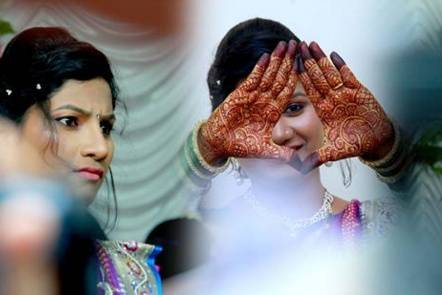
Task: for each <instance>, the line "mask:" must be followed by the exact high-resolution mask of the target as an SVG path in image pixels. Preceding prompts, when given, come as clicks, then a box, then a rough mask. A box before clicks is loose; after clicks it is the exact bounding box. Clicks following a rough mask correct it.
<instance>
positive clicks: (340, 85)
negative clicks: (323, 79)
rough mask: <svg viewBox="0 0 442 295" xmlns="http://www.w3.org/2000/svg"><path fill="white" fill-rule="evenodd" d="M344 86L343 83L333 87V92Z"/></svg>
mask: <svg viewBox="0 0 442 295" xmlns="http://www.w3.org/2000/svg"><path fill="white" fill-rule="evenodd" d="M343 85H344V83H342V82H341V83H339V84H338V85H336V86H335V87H333V90H338V89H339V88H341V87H342V86H343Z"/></svg>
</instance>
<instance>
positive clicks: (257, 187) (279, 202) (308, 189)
mask: <svg viewBox="0 0 442 295" xmlns="http://www.w3.org/2000/svg"><path fill="white" fill-rule="evenodd" d="M252 192H253V194H254V195H255V197H256V199H257V200H258V201H259V202H260V203H261V204H262V205H263V206H264V207H266V208H268V209H269V210H271V211H272V212H274V213H275V214H279V215H283V216H287V217H290V218H295V219H300V218H307V217H311V216H312V215H314V214H315V213H316V212H317V211H318V210H319V209H320V208H321V206H322V203H323V196H324V187H323V186H322V184H321V180H320V177H319V169H315V170H314V171H312V172H310V173H309V174H307V175H302V176H299V179H293V178H292V179H284V180H280V181H275V180H272V181H271V182H270V181H268V180H267V181H265V180H262V179H259V180H258V179H255V180H254V179H252Z"/></svg>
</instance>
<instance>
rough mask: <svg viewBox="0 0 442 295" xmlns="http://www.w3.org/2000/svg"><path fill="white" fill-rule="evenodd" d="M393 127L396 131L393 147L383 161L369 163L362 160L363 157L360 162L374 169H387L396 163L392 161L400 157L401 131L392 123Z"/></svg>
mask: <svg viewBox="0 0 442 295" xmlns="http://www.w3.org/2000/svg"><path fill="white" fill-rule="evenodd" d="M392 125H393V129H394V143H393V146H392V148H391V150H390V151H389V152H388V153H387V154H386V155H385V156H384V157H383V158H381V159H379V160H374V161H368V160H365V159H362V158H361V157H359V160H360V161H361V162H362V163H364V164H366V165H367V166H370V167H372V168H374V169H377V168H385V167H388V166H390V165H391V163H390V162H394V161H392V160H394V159H395V158H397V156H398V151H399V147H400V143H401V133H400V131H399V127H398V126H397V125H396V124H395V123H393V122H392Z"/></svg>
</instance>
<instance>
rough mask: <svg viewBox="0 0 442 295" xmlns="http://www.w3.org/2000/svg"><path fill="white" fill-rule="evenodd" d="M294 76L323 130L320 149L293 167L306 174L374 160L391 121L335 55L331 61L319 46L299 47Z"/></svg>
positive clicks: (387, 137) (388, 133)
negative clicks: (356, 159)
mask: <svg viewBox="0 0 442 295" xmlns="http://www.w3.org/2000/svg"><path fill="white" fill-rule="evenodd" d="M300 51H301V56H302V61H301V60H300V58H299V61H298V66H297V67H298V72H299V79H300V80H301V82H302V84H303V86H304V89H305V91H306V94H307V96H308V97H309V98H310V100H311V102H312V104H313V105H314V107H315V110H316V112H317V114H318V116H319V118H320V119H321V121H322V123H323V126H324V134H325V138H324V145H323V146H322V147H321V148H320V149H319V150H318V151H316V152H314V153H313V154H311V155H310V156H308V157H307V158H306V159H305V160H304V161H301V160H300V159H299V158H297V157H295V160H294V161H293V162H292V164H293V166H294V167H296V168H297V169H299V170H301V171H302V172H303V173H307V172H308V171H310V170H311V169H313V168H314V167H317V166H319V165H321V164H322V163H325V162H328V161H336V160H340V159H344V158H349V157H355V156H361V157H372V156H376V154H377V150H376V149H377V148H378V147H379V146H382V145H383V144H384V143H385V142H387V141H390V140H391V139H392V138H393V136H394V130H393V127H392V124H391V121H390V120H389V119H388V117H387V115H386V113H385V112H384V110H383V109H382V107H381V105H380V104H379V103H378V102H377V100H376V98H375V97H374V96H373V94H372V93H371V92H370V91H369V90H368V89H367V88H366V87H365V86H363V85H362V84H361V83H360V82H359V81H358V79H357V78H356V77H355V75H354V74H353V73H352V71H351V70H350V69H349V67H348V66H347V65H346V64H345V62H344V60H343V59H342V58H341V57H340V56H339V55H338V54H337V53H336V52H332V53H331V55H330V58H331V61H332V62H333V63H332V62H330V60H329V59H328V58H327V56H326V55H325V54H324V52H323V51H322V49H321V48H320V47H319V45H318V44H317V43H315V42H312V43H311V44H310V46H309V47H307V44H306V43H305V42H302V43H301V44H300Z"/></svg>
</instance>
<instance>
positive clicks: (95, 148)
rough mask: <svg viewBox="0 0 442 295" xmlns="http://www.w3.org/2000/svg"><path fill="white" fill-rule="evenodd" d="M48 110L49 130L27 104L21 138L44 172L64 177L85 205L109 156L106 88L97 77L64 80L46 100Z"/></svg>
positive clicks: (111, 121)
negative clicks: (44, 165)
mask: <svg viewBox="0 0 442 295" xmlns="http://www.w3.org/2000/svg"><path fill="white" fill-rule="evenodd" d="M42 87H44V86H43V85H42ZM49 111H50V117H51V119H52V121H53V123H54V124H53V125H54V126H55V130H51V128H50V127H49V126H48V124H47V121H46V119H45V117H44V115H43V113H42V112H41V110H40V109H39V108H38V107H36V106H33V107H31V108H30V109H29V110H28V111H27V113H26V114H25V118H24V122H23V126H22V134H23V136H24V137H25V138H27V139H28V140H29V141H30V142H31V143H32V144H33V145H35V146H36V147H37V149H38V150H40V151H41V153H42V155H43V156H44V160H45V162H46V163H47V165H48V166H49V168H50V169H52V170H53V171H54V172H55V173H58V174H59V175H64V174H65V173H66V175H67V180H68V182H69V183H71V184H74V189H76V190H77V189H78V191H76V193H77V194H78V195H79V196H81V197H82V198H85V199H86V201H87V202H91V201H92V200H93V199H94V197H95V195H96V193H97V191H98V189H99V187H100V185H101V184H102V182H103V179H104V177H105V175H106V173H107V171H108V170H109V166H110V164H111V161H112V157H113V152H114V144H113V141H112V137H111V131H112V128H113V124H114V121H115V116H114V114H113V108H112V94H111V90H110V87H109V85H108V83H107V82H106V81H105V80H103V79H101V78H96V79H93V80H89V81H77V80H68V81H66V82H65V83H64V84H63V85H62V87H61V88H60V89H58V90H57V91H56V92H55V93H54V94H53V95H52V97H51V98H50V100H49ZM54 131H55V132H54Z"/></svg>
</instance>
